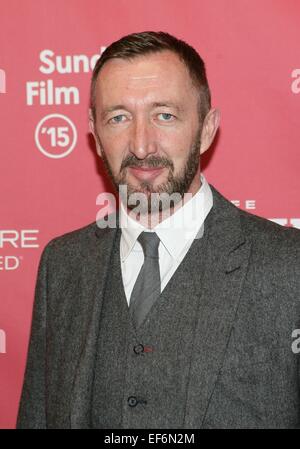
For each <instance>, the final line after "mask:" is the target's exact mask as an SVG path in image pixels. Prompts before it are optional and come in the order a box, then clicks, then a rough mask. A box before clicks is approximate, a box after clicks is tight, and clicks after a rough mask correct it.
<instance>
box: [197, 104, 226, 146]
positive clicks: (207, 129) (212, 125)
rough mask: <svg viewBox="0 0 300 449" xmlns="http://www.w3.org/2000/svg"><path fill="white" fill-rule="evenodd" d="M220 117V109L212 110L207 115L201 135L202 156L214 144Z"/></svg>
mask: <svg viewBox="0 0 300 449" xmlns="http://www.w3.org/2000/svg"><path fill="white" fill-rule="evenodd" d="M220 116H221V114H220V111H219V109H211V110H210V111H209V112H208V114H207V115H206V117H205V119H204V122H203V127H202V133H201V146H200V154H203V153H204V152H205V151H206V150H208V148H209V147H210V146H211V144H212V143H213V140H214V138H215V135H216V132H217V131H218V128H219V125H220Z"/></svg>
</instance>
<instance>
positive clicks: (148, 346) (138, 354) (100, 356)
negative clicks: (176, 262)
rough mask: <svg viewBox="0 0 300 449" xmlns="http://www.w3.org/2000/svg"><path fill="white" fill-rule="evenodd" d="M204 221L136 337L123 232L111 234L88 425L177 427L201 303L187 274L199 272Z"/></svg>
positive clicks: (182, 411) (181, 419)
mask: <svg viewBox="0 0 300 449" xmlns="http://www.w3.org/2000/svg"><path fill="white" fill-rule="evenodd" d="M209 218H210V217H209V216H208V217H207V219H209ZM207 219H206V221H205V232H204V235H203V236H202V238H200V239H195V240H194V241H193V244H192V246H191V247H190V249H189V251H188V253H187V255H186V256H185V258H184V259H183V261H182V262H181V264H180V266H179V267H178V269H177V270H176V272H175V273H174V275H173V276H172V278H171V279H170V281H169V282H168V284H167V286H166V287H165V288H164V290H163V292H162V293H161V295H160V297H159V299H158V300H157V302H156V303H155V304H154V306H153V307H152V309H151V311H150V312H149V314H148V316H147V318H146V320H145V321H144V323H143V325H142V326H141V328H140V329H139V330H138V332H137V333H136V332H135V329H134V327H133V325H132V323H131V319H130V315H129V312H128V305H127V301H126V297H125V292H124V288H123V283H122V275H121V265H120V250H119V248H120V236H121V231H120V230H118V232H117V233H116V239H115V242H114V247H113V250H112V255H111V262H110V270H109V275H108V277H107V280H106V289H105V294H104V302H103V306H102V312H101V320H100V326H99V337H98V346H97V358H96V361H95V376H94V384H93V395H92V398H93V399H92V404H91V420H92V427H94V428H111V429H112V428H182V427H183V423H184V418H185V408H186V401H187V388H188V382H189V370H190V363H191V358H192V356H193V354H192V347H193V340H194V329H195V324H196V319H197V309H198V302H199V295H197V294H193V286H192V282H191V279H190V275H189V274H190V270H191V267H194V266H195V265H194V264H196V266H197V272H198V273H199V277H201V276H202V274H203V270H204V265H205V260H206V257H205V250H206V248H207V240H208V237H207V235H208V232H207V231H208V227H207V224H208V220H207ZM199 254H201V259H200V260H199Z"/></svg>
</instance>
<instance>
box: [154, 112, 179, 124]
mask: <svg viewBox="0 0 300 449" xmlns="http://www.w3.org/2000/svg"><path fill="white" fill-rule="evenodd" d="M158 118H159V119H160V120H162V121H163V122H170V121H171V120H172V119H174V118H175V117H174V115H172V114H169V113H168V112H162V113H161V114H158Z"/></svg>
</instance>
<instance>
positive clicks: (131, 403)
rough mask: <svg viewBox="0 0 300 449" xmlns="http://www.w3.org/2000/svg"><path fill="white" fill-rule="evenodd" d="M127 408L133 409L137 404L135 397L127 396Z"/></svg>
mask: <svg viewBox="0 0 300 449" xmlns="http://www.w3.org/2000/svg"><path fill="white" fill-rule="evenodd" d="M127 402H128V405H129V407H135V406H136V405H137V403H138V401H137V398H136V397H135V396H129V398H128V399H127Z"/></svg>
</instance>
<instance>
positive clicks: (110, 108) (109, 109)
mask: <svg viewBox="0 0 300 449" xmlns="http://www.w3.org/2000/svg"><path fill="white" fill-rule="evenodd" d="M120 109H125V110H126V107H125V106H124V105H123V104H116V105H114V106H108V107H107V108H105V109H104V110H103V112H102V114H101V116H102V117H103V118H104V117H106V115H107V114H109V113H110V112H114V111H118V110H120Z"/></svg>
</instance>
